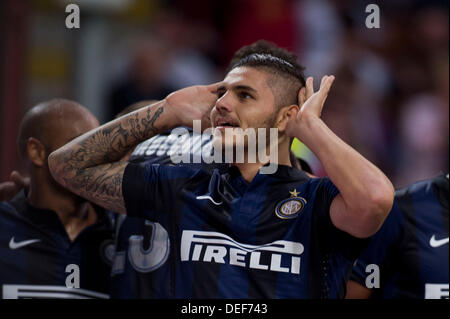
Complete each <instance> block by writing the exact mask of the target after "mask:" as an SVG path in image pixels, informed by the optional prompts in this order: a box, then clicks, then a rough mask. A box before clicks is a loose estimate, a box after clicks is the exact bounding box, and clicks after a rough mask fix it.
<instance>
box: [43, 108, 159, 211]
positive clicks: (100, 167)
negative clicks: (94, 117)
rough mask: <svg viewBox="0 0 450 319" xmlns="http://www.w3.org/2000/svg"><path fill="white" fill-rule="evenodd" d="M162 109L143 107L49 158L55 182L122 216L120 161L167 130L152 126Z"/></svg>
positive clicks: (121, 165) (65, 147) (123, 205)
mask: <svg viewBox="0 0 450 319" xmlns="http://www.w3.org/2000/svg"><path fill="white" fill-rule="evenodd" d="M163 112H164V108H163V107H162V106H160V107H157V108H156V110H155V108H153V107H152V108H150V107H147V108H146V109H143V110H141V111H138V112H134V113H131V114H129V115H128V116H124V117H122V118H119V119H117V120H115V121H113V122H111V123H107V124H105V125H103V126H101V127H100V128H98V129H96V130H94V131H93V132H89V133H87V134H85V135H82V136H81V137H79V138H77V139H75V140H74V141H72V142H70V143H69V144H67V145H65V146H63V147H62V148H60V149H58V150H57V151H55V152H54V153H52V155H51V156H50V157H49V166H50V170H51V171H52V174H53V176H54V177H55V179H56V180H57V181H58V182H59V183H61V184H62V185H63V186H65V187H66V188H68V189H70V190H71V191H73V192H74V193H76V194H78V195H80V196H82V197H84V198H86V199H88V200H89V201H92V202H94V203H96V204H98V205H100V206H103V207H105V208H107V209H110V210H114V211H120V212H125V204H124V201H123V197H122V178H123V173H124V170H125V167H126V165H127V162H120V159H121V158H122V157H123V156H124V155H125V154H126V153H127V152H128V151H129V150H130V149H131V148H132V147H133V146H136V145H137V144H139V143H140V142H142V141H144V140H146V139H148V138H150V137H152V136H154V135H156V134H158V133H159V132H161V131H163V130H165V129H167V127H165V126H164V125H162V124H161V125H159V126H155V122H156V121H157V120H158V118H159V117H160V115H161V114H162V113H163Z"/></svg>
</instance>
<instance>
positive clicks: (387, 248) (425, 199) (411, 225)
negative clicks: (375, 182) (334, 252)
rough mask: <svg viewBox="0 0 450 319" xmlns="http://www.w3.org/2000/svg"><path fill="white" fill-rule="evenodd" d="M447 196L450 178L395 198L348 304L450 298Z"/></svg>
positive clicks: (355, 276) (361, 261) (357, 271)
mask: <svg viewBox="0 0 450 319" xmlns="http://www.w3.org/2000/svg"><path fill="white" fill-rule="evenodd" d="M448 195H449V181H448V174H447V175H446V176H445V175H444V174H439V175H438V176H436V177H434V178H430V179H427V180H424V181H420V182H416V183H414V184H412V185H410V186H408V187H405V188H403V189H400V190H398V191H397V192H396V197H395V202H394V207H393V209H392V211H391V213H390V214H389V216H388V218H387V219H386V221H385V223H384V224H383V226H382V227H381V229H380V230H379V232H378V233H377V234H376V235H375V236H373V239H372V242H371V243H370V245H369V247H367V249H365V250H364V252H363V253H362V254H361V256H360V257H359V258H358V260H357V262H356V264H355V267H354V268H353V273H352V277H351V280H350V281H349V282H348V292H347V298H349V299H352V298H358V299H359V298H361V299H365V298H416V299H441V298H446V299H448V298H449V293H448V289H449V278H448V277H449V264H448V260H449V259H448V257H449V255H448V252H449V243H448V238H449V231H448V228H449V218H448Z"/></svg>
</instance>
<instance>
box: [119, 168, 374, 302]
mask: <svg viewBox="0 0 450 319" xmlns="http://www.w3.org/2000/svg"><path fill="white" fill-rule="evenodd" d="M337 194H338V190H337V189H336V187H335V186H334V185H333V184H332V183H331V181H330V180H329V179H327V178H314V179H311V178H309V177H307V176H306V174H304V173H303V172H301V171H299V170H297V169H295V168H291V167H288V166H282V165H280V166H278V170H277V172H276V173H275V174H270V175H264V174H258V175H257V176H256V177H255V178H254V179H253V181H252V182H251V183H247V182H246V181H245V180H244V179H243V177H242V176H241V175H240V173H239V170H238V169H236V168H235V167H231V168H229V169H227V172H226V173H223V174H221V173H220V172H219V171H218V170H213V171H212V172H211V171H207V170H203V169H196V168H195V169H194V168H190V167H187V166H184V167H183V166H166V165H157V164H151V163H143V164H133V163H130V164H128V166H127V168H126V170H125V173H124V177H123V195H124V199H125V203H126V208H127V212H128V217H126V221H127V220H128V223H127V224H126V225H125V222H124V223H123V224H122V226H121V227H120V229H119V233H118V237H117V238H118V242H117V251H116V256H115V260H114V264H113V269H112V277H113V288H112V296H113V297H117V298H342V297H344V295H345V284H346V280H347V279H348V277H349V275H350V272H351V267H352V264H353V262H354V260H355V259H356V257H357V256H358V255H359V253H360V252H361V250H362V248H363V247H364V246H365V245H366V243H367V241H366V240H361V239H357V238H354V237H352V236H350V235H349V234H347V233H345V232H342V231H340V230H338V229H337V228H335V227H334V225H333V224H332V222H331V219H330V214H329V208H330V204H331V202H332V200H333V199H334V197H335V196H336V195H337ZM139 218H144V219H145V220H146V221H145V222H142V220H141V221H140V220H139ZM133 232H135V235H133ZM127 236H128V237H127Z"/></svg>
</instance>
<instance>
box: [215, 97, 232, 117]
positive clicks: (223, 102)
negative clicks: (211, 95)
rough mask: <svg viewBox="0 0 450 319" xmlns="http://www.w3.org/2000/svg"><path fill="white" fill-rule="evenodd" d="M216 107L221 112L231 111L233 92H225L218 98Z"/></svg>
mask: <svg viewBox="0 0 450 319" xmlns="http://www.w3.org/2000/svg"><path fill="white" fill-rule="evenodd" d="M215 109H216V110H217V111H218V112H219V113H229V112H232V111H233V104H232V99H231V94H230V93H229V92H225V94H223V95H222V96H221V97H219V98H218V99H217V101H216V105H215Z"/></svg>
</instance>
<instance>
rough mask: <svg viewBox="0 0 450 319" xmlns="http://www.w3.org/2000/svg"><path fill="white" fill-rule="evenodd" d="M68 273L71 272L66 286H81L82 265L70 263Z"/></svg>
mask: <svg viewBox="0 0 450 319" xmlns="http://www.w3.org/2000/svg"><path fill="white" fill-rule="evenodd" d="M66 273H71V274H70V275H68V276H67V278H66V287H67V288H80V267H79V266H78V265H75V264H69V265H67V267H66Z"/></svg>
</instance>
